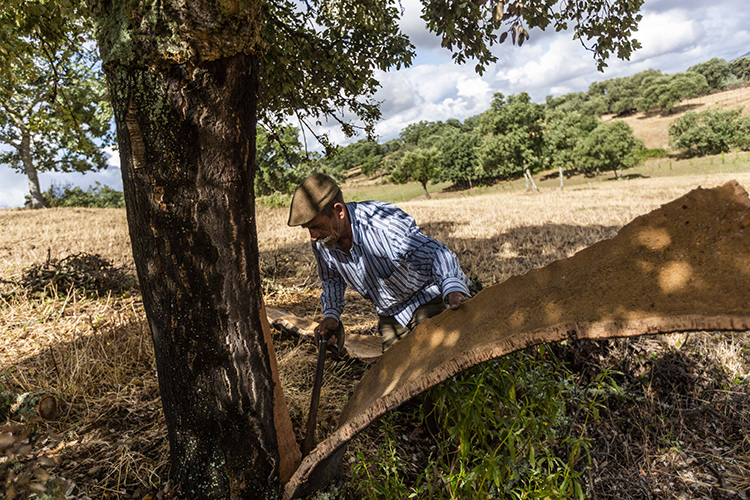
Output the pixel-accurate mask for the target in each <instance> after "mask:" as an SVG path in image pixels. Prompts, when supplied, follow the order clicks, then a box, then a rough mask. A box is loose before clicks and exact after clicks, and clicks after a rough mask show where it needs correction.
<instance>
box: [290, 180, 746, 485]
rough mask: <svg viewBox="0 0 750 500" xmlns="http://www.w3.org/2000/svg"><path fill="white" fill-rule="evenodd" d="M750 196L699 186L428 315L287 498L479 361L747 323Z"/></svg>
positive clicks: (368, 377)
mask: <svg viewBox="0 0 750 500" xmlns="http://www.w3.org/2000/svg"><path fill="white" fill-rule="evenodd" d="M748 226H750V200H748V195H747V193H746V192H745V191H744V189H742V187H740V186H739V185H738V184H737V183H736V182H730V183H727V184H725V185H724V186H721V187H718V188H715V189H710V190H706V189H700V188H699V189H696V190H694V191H691V192H690V193H688V194H687V195H685V196H683V197H682V198H679V199H677V200H675V201H673V202H671V203H668V204H666V205H664V206H662V207H661V208H659V209H657V210H655V211H653V212H651V213H649V214H647V215H644V216H641V217H638V218H637V219H635V220H634V221H632V222H631V223H630V224H628V225H627V226H625V227H623V228H622V229H621V230H620V232H619V233H618V234H617V236H616V237H615V238H613V239H611V240H606V241H601V242H599V243H596V244H594V245H592V246H590V247H588V248H586V249H584V250H582V251H581V252H579V253H577V254H576V255H574V256H573V257H570V258H568V259H563V260H559V261H557V262H553V263H552V264H550V265H548V266H546V267H544V268H541V269H536V270H532V271H529V272H528V273H526V274H525V275H522V276H516V277H513V278H510V279H508V280H507V281H505V282H503V283H501V284H499V285H496V286H493V287H490V288H487V289H485V290H484V291H482V292H481V293H479V294H478V295H477V296H476V297H474V298H473V299H471V300H470V301H468V302H466V303H464V304H463V305H462V306H461V308H460V309H459V310H457V311H450V310H448V311H446V312H444V313H442V314H440V315H439V316H437V317H435V318H432V319H431V320H428V321H426V322H424V323H422V324H421V325H420V326H419V327H418V328H417V329H415V330H414V332H412V333H411V334H410V335H409V336H408V337H406V338H405V339H403V340H402V341H400V342H399V343H397V344H396V345H395V346H393V347H392V348H391V349H389V350H388V351H387V352H386V353H385V354H384V355H383V357H382V358H381V359H380V361H379V362H378V363H377V364H375V365H374V366H373V367H372V369H371V370H370V371H368V372H367V373H366V374H365V376H364V377H363V378H362V380H361V382H360V384H359V385H358V386H357V387H356V389H355V391H354V394H353V395H352V397H351V399H350V400H349V403H348V404H347V406H346V407H345V408H344V410H343V412H342V414H341V417H340V419H339V428H338V429H337V430H336V431H335V432H334V433H333V434H332V435H331V436H329V437H328V438H327V439H326V440H324V441H322V442H321V443H320V444H319V445H318V446H317V447H316V448H315V449H314V450H313V451H312V452H311V453H310V454H309V455H308V456H307V457H305V459H304V460H303V461H302V463H301V464H300V467H299V468H298V469H297V471H296V472H295V473H294V475H293V476H292V478H291V480H290V481H289V483H287V485H286V487H285V489H284V498H285V499H290V498H294V497H298V496H303V495H306V494H309V493H310V492H312V491H314V490H315V489H317V488H320V487H321V486H323V485H324V484H325V482H327V481H328V480H330V478H331V477H332V476H333V475H334V474H335V472H336V469H337V467H338V465H339V462H340V457H341V456H342V454H343V451H344V449H345V446H346V444H347V442H348V441H349V440H350V439H351V438H352V437H353V436H354V435H355V434H356V433H358V432H360V431H361V430H362V429H364V428H365V427H367V425H369V424H370V423H372V422H373V420H375V419H377V418H378V417H379V416H381V415H383V414H384V413H385V412H386V411H388V410H390V409H393V408H395V407H397V406H398V405H400V404H401V403H403V402H405V401H407V400H408V399H410V398H411V397H413V396H415V395H417V394H419V393H421V392H423V391H425V390H427V389H429V388H430V387H432V386H434V385H436V384H438V383H440V382H442V381H444V380H446V379H448V378H449V377H451V376H453V375H455V374H457V373H459V372H461V371H462V370H466V369H467V368H470V367H472V366H474V365H476V364H478V363H481V362H483V361H487V360H489V359H492V358H497V357H500V356H504V355H506V354H508V353H511V352H514V351H517V350H520V349H523V348H525V347H529V346H532V345H536V344H540V343H543V342H554V341H559V340H563V339H567V338H569V337H573V336H576V337H578V338H587V339H606V338H613V337H631V336H636V335H644V334H655V333H669V332H680V331H699V330H740V331H742V330H749V329H750V227H748Z"/></svg>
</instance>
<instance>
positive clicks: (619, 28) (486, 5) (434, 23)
mask: <svg viewBox="0 0 750 500" xmlns="http://www.w3.org/2000/svg"><path fill="white" fill-rule="evenodd" d="M422 4H423V6H424V7H423V10H422V18H423V19H424V20H425V22H426V23H427V27H428V28H429V29H430V30H431V31H434V32H435V33H437V34H438V35H439V36H441V37H442V42H441V43H442V45H443V46H444V47H446V48H448V49H449V50H451V51H453V58H454V60H455V61H456V62H457V63H463V62H465V61H466V60H467V59H475V60H477V61H478V65H477V72H478V73H479V74H482V72H483V71H484V70H485V69H486V68H487V67H488V66H489V65H490V64H492V63H494V62H495V61H497V56H495V55H494V54H493V52H492V50H491V49H492V46H493V45H495V44H496V43H503V42H504V41H505V40H506V39H507V37H508V35H510V36H511V39H512V41H513V43H514V44H516V43H517V44H518V45H519V46H520V45H523V42H524V41H525V40H527V39H528V38H529V30H530V29H532V28H541V29H547V28H548V27H549V26H550V25H552V26H553V27H554V28H555V30H556V31H561V30H567V29H568V26H569V25H570V26H572V28H573V38H575V39H580V40H581V42H582V43H583V44H584V47H586V48H587V49H589V50H591V51H592V53H593V55H594V59H595V60H596V62H597V66H598V68H599V70H602V69H603V68H604V67H605V66H606V63H605V62H604V61H605V60H606V59H607V58H608V57H610V55H612V54H613V53H614V54H616V55H617V57H619V58H621V59H629V58H630V54H631V53H632V51H633V50H635V49H637V48H638V47H640V44H639V43H638V41H637V40H633V39H631V36H632V33H633V31H635V30H636V29H637V26H638V22H639V21H640V20H641V16H640V14H638V11H639V10H640V8H641V5H642V4H643V0H629V1H624V2H609V1H607V0H587V1H585V2H582V1H576V0H567V1H563V2H559V1H556V0H533V1H525V2H521V1H516V2H510V3H508V4H507V5H506V4H505V2H498V3H494V2H473V1H469V0H464V1H448V0H423V2H422ZM498 32H500V36H499V37H498ZM587 42H591V43H590V45H591V46H590V48H589V47H588V46H587Z"/></svg>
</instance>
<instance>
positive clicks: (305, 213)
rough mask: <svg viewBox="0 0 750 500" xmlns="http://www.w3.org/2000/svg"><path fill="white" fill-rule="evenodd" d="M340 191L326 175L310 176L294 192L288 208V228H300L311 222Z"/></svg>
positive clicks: (334, 182)
mask: <svg viewBox="0 0 750 500" xmlns="http://www.w3.org/2000/svg"><path fill="white" fill-rule="evenodd" d="M339 191H341V190H340V189H339V186H338V184H336V181H334V180H333V179H331V178H330V177H328V176H327V175H326V174H312V175H311V176H310V177H308V178H307V179H305V180H304V181H302V184H300V185H299V186H298V187H297V190H296V191H294V197H293V198H292V205H291V207H290V208H289V221H288V222H287V225H289V226H301V225H302V224H306V223H308V222H310V221H311V220H313V219H314V218H315V217H316V216H317V215H318V214H319V213H320V212H322V211H323V209H324V208H325V207H326V205H328V203H330V202H331V200H333V199H334V198H335V197H336V195H337V194H338V193H339Z"/></svg>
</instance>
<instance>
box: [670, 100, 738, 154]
mask: <svg viewBox="0 0 750 500" xmlns="http://www.w3.org/2000/svg"><path fill="white" fill-rule="evenodd" d="M748 125H749V122H748V119H747V118H746V117H742V110H741V109H740V108H735V109H712V110H707V111H701V112H700V113H696V112H695V111H688V112H686V113H685V114H684V115H682V116H681V117H679V118H677V119H676V120H674V121H673V122H672V123H671V124H670V125H669V142H670V144H671V145H672V147H674V148H679V149H686V150H687V153H688V154H690V155H697V156H703V155H708V154H719V153H727V152H729V150H730V149H731V147H732V145H738V146H740V147H743V146H744V147H747V146H748V145H750V141H748V132H747V130H748V128H750V127H748Z"/></svg>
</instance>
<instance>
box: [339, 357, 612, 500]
mask: <svg viewBox="0 0 750 500" xmlns="http://www.w3.org/2000/svg"><path fill="white" fill-rule="evenodd" d="M611 375H612V374H611V372H609V371H607V370H603V371H601V372H600V373H599V374H598V375H597V376H596V377H595V378H594V379H593V380H592V381H591V382H590V383H589V384H588V385H586V386H580V385H576V383H575V380H574V376H573V374H572V373H571V372H569V371H568V370H567V369H566V368H565V366H564V365H563V364H562V363H561V362H560V361H558V359H557V358H556V357H555V355H554V354H553V353H552V351H551V350H550V349H549V348H547V347H540V348H534V349H530V350H527V351H523V352H520V353H517V354H515V355H511V356H507V357H505V358H502V359H499V360H496V361H492V362H488V363H485V364H483V365H481V366H478V367H476V368H475V369H472V370H470V371H468V372H465V373H463V374H461V375H458V376H456V377H454V378H453V379H452V380H450V381H448V382H446V383H444V384H442V385H440V386H438V387H436V388H434V389H432V390H431V391H430V392H429V393H428V395H427V396H426V397H425V398H424V401H423V404H422V405H421V407H419V409H418V410H417V411H418V413H419V415H418V418H419V419H421V421H423V422H425V425H426V427H428V428H432V430H433V432H434V439H435V446H434V447H433V448H432V449H433V451H432V453H431V454H430V456H429V457H428V460H427V462H426V463H427V466H426V467H425V468H424V470H422V471H420V472H419V473H418V474H416V475H414V474H411V475H410V474H409V473H408V471H407V469H406V467H404V464H405V462H406V461H407V460H408V458H405V456H404V455H405V453H404V450H403V448H402V447H401V446H400V444H399V439H398V438H397V434H398V432H399V431H398V428H397V427H396V425H395V424H394V422H395V421H396V418H393V419H385V420H384V423H383V428H384V439H383V442H382V444H381V446H380V448H379V452H378V454H377V456H376V457H375V458H374V459H371V460H368V459H367V458H366V457H365V455H364V454H362V453H359V454H358V455H357V463H356V466H355V467H354V471H353V472H354V477H353V481H354V482H355V483H357V490H358V492H359V493H360V494H362V495H363V496H364V497H366V498H373V499H374V498H393V499H396V498H407V497H408V498H419V499H421V498H425V499H426V498H430V499H433V498H437V499H443V498H445V499H448V498H450V499H454V498H518V499H521V498H525V499H526V498H584V497H585V493H586V490H587V488H588V486H587V483H586V478H584V477H583V475H582V467H581V466H580V465H583V464H588V463H589V462H590V458H589V456H590V455H589V448H590V440H589V439H588V437H587V426H588V424H589V423H590V422H593V421H596V420H597V419H598V416H599V412H598V410H599V408H600V407H601V405H602V403H603V401H605V400H606V398H607V396H608V395H609V394H612V393H616V392H618V391H619V388H618V386H617V384H616V383H615V382H614V380H613V378H612V376H611Z"/></svg>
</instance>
